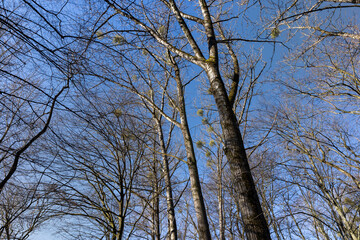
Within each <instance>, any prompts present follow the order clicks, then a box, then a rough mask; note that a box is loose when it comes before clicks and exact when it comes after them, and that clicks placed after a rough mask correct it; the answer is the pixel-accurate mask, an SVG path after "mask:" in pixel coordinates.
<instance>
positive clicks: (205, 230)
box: [172, 59, 211, 240]
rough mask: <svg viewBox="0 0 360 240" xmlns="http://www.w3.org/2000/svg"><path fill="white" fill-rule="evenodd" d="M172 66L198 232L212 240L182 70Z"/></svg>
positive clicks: (202, 236) (206, 238)
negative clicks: (187, 111) (186, 106)
mask: <svg viewBox="0 0 360 240" xmlns="http://www.w3.org/2000/svg"><path fill="white" fill-rule="evenodd" d="M172 63H173V64H172V65H173V68H174V70H175V80H176V84H177V86H176V87H177V92H178V93H177V94H178V103H179V113H180V122H181V127H180V128H181V132H182V135H183V138H184V144H185V149H186V156H187V164H188V168H189V173H190V182H191V193H192V196H193V201H194V207H195V212H196V218H197V221H198V226H197V227H198V232H199V237H200V239H202V240H208V239H211V234H210V228H209V223H208V219H207V214H206V208H205V203H204V198H203V195H202V190H201V185H200V178H199V173H198V168H197V163H196V157H195V151H194V145H193V141H192V138H191V134H190V130H189V125H188V122H187V116H186V108H185V99H184V92H183V85H182V83H181V76H180V69H179V68H178V66H177V64H176V63H175V62H174V59H172Z"/></svg>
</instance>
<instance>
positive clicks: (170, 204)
mask: <svg viewBox="0 0 360 240" xmlns="http://www.w3.org/2000/svg"><path fill="white" fill-rule="evenodd" d="M155 121H156V126H157V133H158V138H159V143H160V149H161V153H162V156H163V157H162V160H163V171H164V180H165V185H166V187H165V188H166V205H167V216H168V224H169V239H170V240H177V226H176V218H175V208H174V200H173V195H172V186H171V178H170V168H169V159H168V157H167V155H166V153H167V150H166V147H165V141H164V134H163V131H162V127H161V120H159V119H157V118H155Z"/></svg>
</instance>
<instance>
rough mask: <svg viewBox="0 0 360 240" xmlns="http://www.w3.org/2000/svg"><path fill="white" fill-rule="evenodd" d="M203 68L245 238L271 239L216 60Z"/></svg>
mask: <svg viewBox="0 0 360 240" xmlns="http://www.w3.org/2000/svg"><path fill="white" fill-rule="evenodd" d="M205 71H206V73H207V76H208V78H209V81H210V86H211V91H212V93H213V95H214V98H215V102H216V106H217V108H218V112H219V117H220V124H221V127H222V133H223V138H224V145H225V154H226V157H227V159H228V161H229V165H230V170H231V174H232V183H233V184H234V187H235V189H236V192H237V196H238V202H239V206H240V211H241V216H242V220H243V223H244V228H245V229H244V230H245V233H246V236H247V239H248V240H267V239H271V238H270V232H269V228H268V226H267V222H266V220H265V216H264V214H263V211H262V208H261V205H260V200H259V197H258V194H257V191H256V188H255V183H254V180H253V178H252V175H251V171H250V167H249V163H248V159H247V155H246V152H245V148H244V143H243V141H242V136H241V133H240V129H239V126H238V123H237V119H236V116H235V113H234V111H233V110H232V106H231V104H230V102H229V99H228V95H227V92H226V89H225V86H224V83H223V81H222V79H221V76H220V72H219V70H218V67H217V64H216V63H215V62H212V63H208V64H207V67H206V68H205Z"/></svg>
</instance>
